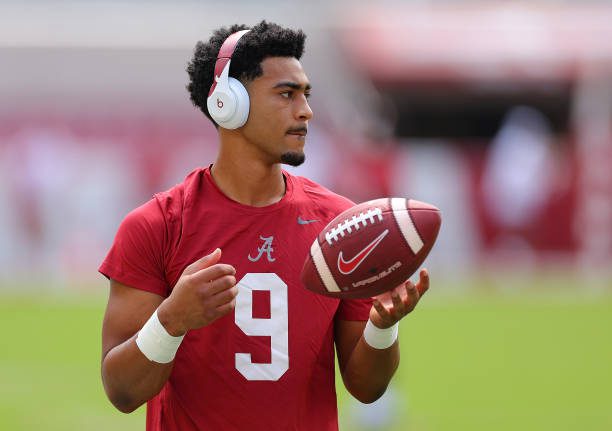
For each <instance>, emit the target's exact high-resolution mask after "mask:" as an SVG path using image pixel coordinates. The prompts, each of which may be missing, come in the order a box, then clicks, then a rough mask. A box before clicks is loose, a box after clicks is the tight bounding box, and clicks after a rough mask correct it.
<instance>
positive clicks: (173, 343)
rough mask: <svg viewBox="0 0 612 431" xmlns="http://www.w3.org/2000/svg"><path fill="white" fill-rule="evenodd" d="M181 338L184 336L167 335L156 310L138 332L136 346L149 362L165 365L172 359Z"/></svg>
mask: <svg viewBox="0 0 612 431" xmlns="http://www.w3.org/2000/svg"><path fill="white" fill-rule="evenodd" d="M183 337H185V336H184V335H181V336H180V337H173V336H172V335H170V334H168V331H166V328H164V326H163V325H162V324H161V322H160V321H159V318H158V317H157V310H155V312H154V313H153V314H152V315H151V317H150V318H149V320H147V323H145V324H144V326H143V327H142V329H141V330H140V332H138V336H137V337H136V345H137V346H138V348H139V349H140V351H141V352H142V353H143V354H144V355H145V356H146V357H147V359H148V360H149V361H153V362H159V363H160V364H167V363H168V362H172V360H173V359H174V355H176V351H177V350H178V348H179V346H180V345H181V341H183Z"/></svg>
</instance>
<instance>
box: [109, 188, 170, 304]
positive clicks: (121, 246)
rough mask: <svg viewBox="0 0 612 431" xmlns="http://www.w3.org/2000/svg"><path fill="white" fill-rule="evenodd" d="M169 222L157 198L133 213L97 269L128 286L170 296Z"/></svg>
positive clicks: (123, 224) (124, 221)
mask: <svg viewBox="0 0 612 431" xmlns="http://www.w3.org/2000/svg"><path fill="white" fill-rule="evenodd" d="M166 231H167V230H166V223H165V219H164V215H163V213H162V211H161V209H160V207H159V204H158V202H157V200H156V199H152V200H150V201H149V202H147V203H146V204H144V205H142V206H140V207H138V208H136V209H135V210H133V211H132V212H130V213H129V214H128V215H127V216H126V217H125V219H124V220H123V221H122V222H121V225H120V226H119V229H118V231H117V234H116V236H115V240H114V242H113V245H112V247H111V249H110V251H109V252H108V255H107V256H106V258H105V259H104V261H103V262H102V265H100V268H99V269H98V270H99V271H100V273H101V274H103V275H104V276H106V277H107V278H109V279H113V280H116V281H118V282H120V283H122V284H125V285H127V286H130V287H133V288H136V289H140V290H145V291H147V292H151V293H155V294H157V295H160V296H164V297H166V296H168V294H169V286H168V283H167V281H166V278H165V271H164V267H165V265H164V258H163V256H164V250H165V242H166V237H167V234H166Z"/></svg>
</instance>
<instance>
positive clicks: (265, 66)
mask: <svg viewBox="0 0 612 431" xmlns="http://www.w3.org/2000/svg"><path fill="white" fill-rule="evenodd" d="M261 67H262V70H263V74H262V75H261V76H259V77H257V78H255V79H254V80H253V81H251V82H250V83H248V84H247V85H246V88H247V91H248V92H249V98H250V101H251V106H250V113H249V119H248V121H247V123H246V124H245V125H244V127H243V128H242V133H243V134H244V136H245V137H246V138H247V139H248V140H249V141H250V142H252V143H253V144H254V145H255V146H256V147H257V148H258V149H259V150H260V151H261V152H262V153H263V154H264V157H265V159H266V160H267V161H269V162H270V163H279V162H281V163H286V164H289V165H293V166H298V165H300V164H302V163H303V162H304V143H305V141H306V133H307V128H308V120H310V119H311V118H312V111H311V109H310V106H309V105H308V101H307V98H308V96H309V94H310V84H309V82H308V78H307V77H306V74H305V73H304V69H302V65H301V64H300V62H299V61H298V60H297V59H295V58H293V57H269V58H266V59H265V60H264V61H262V62H261Z"/></svg>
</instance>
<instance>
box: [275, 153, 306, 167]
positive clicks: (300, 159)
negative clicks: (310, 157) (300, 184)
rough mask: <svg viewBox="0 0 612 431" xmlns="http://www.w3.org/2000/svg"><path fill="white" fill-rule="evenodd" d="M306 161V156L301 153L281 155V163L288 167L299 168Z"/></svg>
mask: <svg viewBox="0 0 612 431" xmlns="http://www.w3.org/2000/svg"><path fill="white" fill-rule="evenodd" d="M304 160H306V155H305V154H304V153H303V152H302V151H299V152H298V151H287V152H286V153H283V154H281V163H284V164H285V165H289V166H300V165H301V164H302V163H304Z"/></svg>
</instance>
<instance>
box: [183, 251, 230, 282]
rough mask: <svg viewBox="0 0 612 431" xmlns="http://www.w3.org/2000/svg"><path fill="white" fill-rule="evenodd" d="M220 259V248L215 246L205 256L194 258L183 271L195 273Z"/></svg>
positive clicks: (188, 273) (189, 273)
mask: <svg viewBox="0 0 612 431" xmlns="http://www.w3.org/2000/svg"><path fill="white" fill-rule="evenodd" d="M220 259H221V249H220V248H216V249H214V250H213V251H212V253H210V254H207V255H206V256H204V257H202V258H200V259H198V260H196V261H195V262H193V263H192V264H191V265H189V266H188V267H187V268H185V271H183V274H185V275H191V274H195V273H196V272H198V271H199V270H201V269H204V268H208V267H209V266H212V265H214V264H215V263H217V262H219V260H220Z"/></svg>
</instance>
